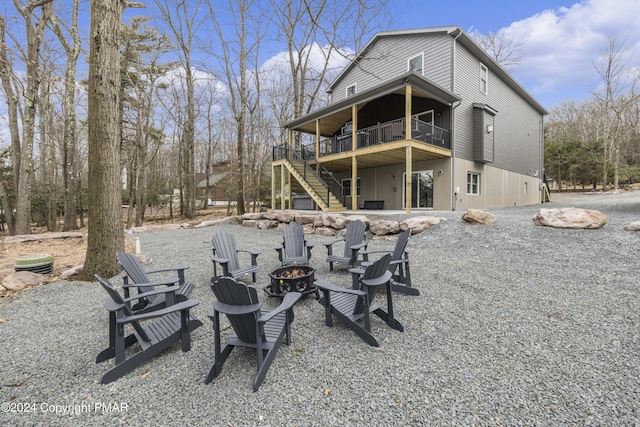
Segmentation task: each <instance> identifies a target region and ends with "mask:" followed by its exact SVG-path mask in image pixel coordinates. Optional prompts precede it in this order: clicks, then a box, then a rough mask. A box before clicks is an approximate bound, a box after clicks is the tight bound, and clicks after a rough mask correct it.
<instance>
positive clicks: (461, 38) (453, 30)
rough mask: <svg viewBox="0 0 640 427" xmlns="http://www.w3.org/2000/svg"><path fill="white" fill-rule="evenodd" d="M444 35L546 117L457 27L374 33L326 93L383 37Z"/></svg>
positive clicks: (526, 93) (544, 110) (525, 91)
mask: <svg viewBox="0 0 640 427" xmlns="http://www.w3.org/2000/svg"><path fill="white" fill-rule="evenodd" d="M437 33H445V34H447V35H449V36H451V37H452V38H454V39H455V40H457V42H459V43H460V44H462V45H463V46H464V47H465V48H467V49H468V50H469V51H470V52H471V53H472V54H473V55H474V56H476V57H477V58H478V59H480V61H482V63H483V64H484V65H486V66H487V67H488V68H489V70H491V71H492V72H493V73H495V74H496V75H497V76H498V77H500V78H501V79H502V80H503V81H504V82H505V83H506V84H507V85H508V86H509V87H510V88H511V89H513V90H514V91H515V92H516V93H517V94H518V95H520V96H521V97H522V98H523V99H524V100H526V101H527V102H528V103H529V104H530V105H531V106H532V107H534V108H535V109H536V110H537V111H538V112H539V113H540V114H542V115H546V114H548V113H549V112H548V111H547V110H546V109H545V108H544V107H543V106H542V105H541V104H540V103H539V102H538V101H536V99H535V98H534V97H533V96H531V94H530V93H529V92H527V90H526V89H524V88H523V87H522V86H521V85H520V83H518V82H517V81H516V80H515V79H514V78H513V77H512V76H511V74H509V72H507V71H506V70H505V69H504V68H503V67H502V66H501V65H500V64H498V62H496V60H495V59H493V58H492V57H491V56H490V55H489V54H488V53H487V52H486V51H485V50H484V49H482V48H481V47H480V45H478V43H476V41H475V40H474V39H473V38H472V37H471V36H470V35H469V34H467V33H466V32H465V31H464V30H463V29H462V28H460V27H458V26H446V27H432V28H416V29H411V30H395V31H382V32H379V33H376V34H375V35H374V36H373V38H371V40H369V42H367V44H366V45H365V46H364V47H363V48H362V50H361V51H360V52H359V53H358V54H357V55H356V57H355V58H354V59H353V60H352V61H351V62H350V63H349V65H347V66H346V67H345V68H344V69H343V70H342V72H341V73H340V74H339V75H338V77H337V78H336V79H335V80H334V81H333V83H331V85H330V86H329V89H328V92H332V91H333V89H334V88H335V86H336V85H337V84H338V83H339V82H340V81H341V80H342V78H343V77H344V76H346V75H347V74H348V73H349V71H350V70H351V69H353V68H354V67H356V66H357V64H358V62H359V60H360V59H361V58H363V57H365V56H366V54H367V52H368V51H369V50H370V49H371V47H372V46H373V45H374V44H375V43H376V42H377V41H378V40H379V39H381V38H383V37H395V36H406V35H412V34H418V35H419V34H437Z"/></svg>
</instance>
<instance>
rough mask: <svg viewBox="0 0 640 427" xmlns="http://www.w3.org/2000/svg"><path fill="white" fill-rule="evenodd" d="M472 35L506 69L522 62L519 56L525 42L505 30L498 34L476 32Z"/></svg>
mask: <svg viewBox="0 0 640 427" xmlns="http://www.w3.org/2000/svg"><path fill="white" fill-rule="evenodd" d="M471 35H472V36H473V38H474V39H475V41H476V42H477V43H478V44H479V45H480V47H481V48H483V49H484V50H485V51H486V52H487V53H488V54H489V55H490V56H491V57H493V59H495V60H496V62H497V63H498V64H500V65H501V66H503V67H504V68H506V69H509V68H511V67H513V66H514V65H517V64H519V63H520V62H521V61H522V58H521V57H520V56H519V55H520V51H521V50H522V46H523V45H524V41H522V40H516V39H514V38H512V37H511V36H510V35H509V34H508V32H507V31H506V30H505V29H504V28H503V29H501V30H499V31H498V32H497V33H493V32H491V31H489V32H488V33H487V34H482V33H479V32H474V33H472V34H471Z"/></svg>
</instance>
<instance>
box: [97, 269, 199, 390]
mask: <svg viewBox="0 0 640 427" xmlns="http://www.w3.org/2000/svg"><path fill="white" fill-rule="evenodd" d="M95 278H96V279H98V281H99V282H100V284H101V285H102V287H103V288H104V289H105V290H106V291H107V293H108V294H109V297H108V298H107V299H106V301H105V303H104V306H105V308H106V309H107V310H108V311H109V347H108V348H106V349H105V350H103V351H101V352H100V354H98V356H97V357H96V363H100V362H104V361H105V360H109V359H112V358H114V357H115V359H116V360H115V362H116V364H115V366H114V367H113V368H111V369H109V370H108V371H107V372H105V373H104V375H103V376H102V380H101V383H102V384H107V383H110V382H112V381H115V380H117V379H118V378H120V377H122V376H123V375H125V374H126V373H128V372H130V371H132V370H133V369H135V368H136V367H138V366H139V365H141V364H142V363H144V362H146V361H148V360H150V359H152V358H153V357H154V356H156V355H157V354H159V353H160V352H162V351H163V350H166V349H168V348H169V347H171V346H172V345H173V344H175V343H177V342H178V341H181V342H182V351H189V350H190V349H191V332H192V331H193V330H194V329H196V328H198V327H200V326H202V322H201V321H200V320H198V319H197V318H196V317H195V316H194V315H192V314H190V313H189V310H190V309H191V308H193V307H195V306H196V305H198V301H197V300H187V301H183V302H179V303H175V304H170V305H169V306H168V307H166V308H157V309H156V310H154V311H150V312H147V313H142V314H134V313H133V312H132V311H131V309H130V308H129V304H128V303H129V302H130V299H129V300H128V299H125V298H123V297H122V296H121V295H120V294H119V293H118V291H117V290H116V289H115V288H114V287H113V286H112V285H111V283H110V282H109V281H108V280H107V279H105V278H103V277H100V276H98V275H95ZM178 288H179V286H177V285H176V286H170V287H162V288H159V289H156V290H153V291H150V292H147V294H148V295H145V294H141V295H143V296H144V297H148V296H151V294H160V293H164V294H166V296H167V301H168V302H173V301H174V298H175V293H176V291H177V290H178ZM137 297H138V296H135V297H133V298H137ZM154 318H155V320H154V321H153V322H151V323H148V322H147V323H146V324H145V325H144V326H143V325H142V321H145V320H148V319H154ZM126 326H127V329H128V327H131V328H133V331H132V333H130V334H128V335H127V334H126V331H125V327H126ZM134 344H138V347H139V348H138V349H137V351H136V352H135V353H131V351H128V352H125V350H126V349H127V348H129V347H131V346H133V345H134ZM127 353H128V354H129V355H127Z"/></svg>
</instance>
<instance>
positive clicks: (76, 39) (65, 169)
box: [51, 0, 82, 231]
mask: <svg viewBox="0 0 640 427" xmlns="http://www.w3.org/2000/svg"><path fill="white" fill-rule="evenodd" d="M79 5H80V0H74V1H73V9H72V12H71V25H68V23H67V20H66V19H65V20H62V22H61V21H60V20H59V19H58V17H57V16H56V15H55V14H52V15H51V26H52V28H53V31H54V32H55V34H56V36H58V40H59V41H60V43H61V44H62V47H63V48H64V50H65V52H66V54H67V63H66V69H65V73H64V100H63V120H64V137H63V138H64V139H63V143H62V174H63V180H64V226H63V230H65V231H69V230H75V229H77V228H78V223H77V220H76V217H77V208H76V193H77V191H78V186H77V182H76V175H77V165H76V158H77V153H76V151H77V149H78V148H77V123H76V112H75V108H76V102H75V93H76V68H77V65H78V57H79V56H80V51H81V50H82V41H81V40H80V33H79V31H78V8H79ZM65 31H66V33H65Z"/></svg>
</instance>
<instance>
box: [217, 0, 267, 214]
mask: <svg viewBox="0 0 640 427" xmlns="http://www.w3.org/2000/svg"><path fill="white" fill-rule="evenodd" d="M207 4H208V6H209V11H210V18H211V22H212V24H213V29H214V31H215V33H216V35H217V37H218V42H219V43H220V50H219V52H216V53H215V56H216V58H217V59H218V62H219V63H220V66H221V68H222V70H223V73H224V76H225V78H226V83H227V89H228V91H229V96H230V101H229V107H230V110H231V113H232V115H233V119H234V121H235V124H236V162H237V163H236V164H237V168H236V173H237V175H236V177H237V182H238V189H237V197H236V203H237V206H236V209H237V212H238V215H242V214H244V213H245V194H244V193H245V183H244V180H245V145H246V141H245V138H246V132H247V123H248V117H249V115H250V114H251V111H254V110H255V108H257V106H258V94H257V91H256V89H255V87H256V86H255V84H256V76H257V69H258V53H259V50H260V40H261V39H262V37H263V35H262V34H263V32H264V31H265V29H264V27H263V25H262V23H261V21H262V19H263V16H262V14H261V12H260V11H259V10H258V8H257V6H256V3H255V0H239V1H232V0H229V2H228V10H227V12H228V15H227V16H228V17H229V19H231V20H232V21H233V22H232V28H228V24H229V23H224V22H221V20H220V19H219V17H218V14H217V11H218V10H219V9H220V8H219V7H218V5H214V3H213V2H212V1H208V3H207ZM225 27H226V28H225ZM234 32H235V33H234Z"/></svg>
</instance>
